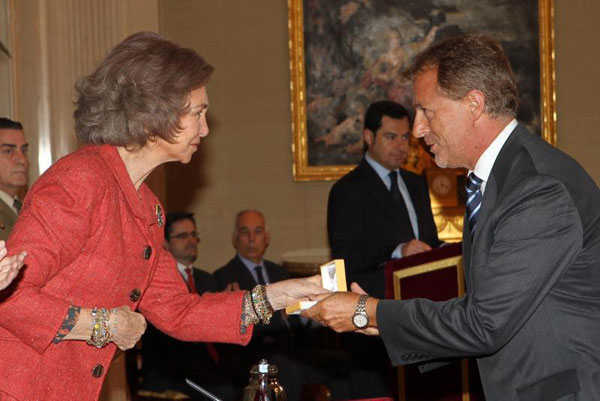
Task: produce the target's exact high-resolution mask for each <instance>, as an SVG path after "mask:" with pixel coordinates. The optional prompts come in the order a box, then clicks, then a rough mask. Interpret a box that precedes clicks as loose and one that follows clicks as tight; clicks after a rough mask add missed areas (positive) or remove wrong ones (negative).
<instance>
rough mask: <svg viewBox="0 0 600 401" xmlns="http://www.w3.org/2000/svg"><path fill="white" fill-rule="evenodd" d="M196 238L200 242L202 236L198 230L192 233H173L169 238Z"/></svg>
mask: <svg viewBox="0 0 600 401" xmlns="http://www.w3.org/2000/svg"><path fill="white" fill-rule="evenodd" d="M190 237H191V238H194V239H195V240H196V241H198V242H200V236H199V235H198V233H197V232H196V231H192V232H191V233H189V232H186V233H179V234H175V235H171V236H169V239H173V238H175V239H182V240H187V239H190Z"/></svg>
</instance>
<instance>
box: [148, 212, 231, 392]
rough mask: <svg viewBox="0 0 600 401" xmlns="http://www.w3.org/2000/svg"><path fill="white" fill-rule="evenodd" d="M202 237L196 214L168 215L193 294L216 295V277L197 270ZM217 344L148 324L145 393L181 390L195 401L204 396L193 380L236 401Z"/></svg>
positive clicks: (168, 244)
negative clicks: (184, 337) (169, 333)
mask: <svg viewBox="0 0 600 401" xmlns="http://www.w3.org/2000/svg"><path fill="white" fill-rule="evenodd" d="M199 242H200V237H199V236H198V233H197V231H196V221H195V219H194V214H193V213H187V212H180V211H174V212H170V213H168V214H167V218H166V223H165V244H164V247H165V249H166V250H168V251H169V252H170V253H171V254H172V255H173V257H174V258H175V260H176V261H177V269H178V270H179V273H180V274H181V277H182V279H183V280H184V281H185V282H186V284H187V286H188V289H189V290H190V292H195V293H198V294H203V293H205V292H216V291H217V284H216V281H215V279H214V277H213V276H212V275H211V274H210V273H207V272H205V271H203V270H200V269H198V268H195V267H194V266H193V263H194V262H195V261H196V258H197V256H198V243H199ZM218 362H219V355H218V352H217V349H216V348H215V346H214V344H205V343H191V342H184V341H179V340H177V339H175V338H172V337H169V336H167V335H166V334H164V333H162V332H161V331H159V330H158V329H156V328H155V327H154V326H152V324H150V323H148V328H147V329H146V332H145V333H144V335H143V336H142V377H143V382H142V389H143V390H148V391H155V392H163V391H166V390H177V391H180V392H183V393H185V394H188V395H189V396H190V397H192V398H193V399H198V400H204V399H205V398H204V396H203V395H201V394H199V393H198V392H196V390H193V389H192V388H190V387H189V386H188V385H187V384H186V383H185V378H189V379H191V380H193V381H194V382H196V383H198V384H200V385H201V386H203V387H205V388H207V389H208V390H209V391H211V392H212V393H214V394H215V395H217V396H218V397H219V398H221V399H223V400H228V401H233V400H235V398H234V391H233V385H232V383H231V380H230V379H229V378H227V377H226V375H225V374H224V373H222V372H221V370H220V368H219V365H218Z"/></svg>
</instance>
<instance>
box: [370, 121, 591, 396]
mask: <svg viewBox="0 0 600 401" xmlns="http://www.w3.org/2000/svg"><path fill="white" fill-rule="evenodd" d="M466 230H468V228H467V229H466ZM463 239H464V243H463V255H464V262H465V278H466V296H465V297H463V298H456V299H452V300H449V301H446V302H432V301H428V300H424V299H415V300H408V301H381V302H380V303H379V306H378V308H377V321H378V325H379V330H380V333H381V336H382V338H383V340H384V343H385V345H386V348H387V350H388V354H389V356H390V358H391V359H392V361H393V362H394V364H396V365H398V364H406V363H411V362H420V361H425V360H430V359H437V358H450V357H464V356H476V357H478V365H479V371H480V374H481V380H482V383H483V387H484V391H485V395H486V399H487V401H507V400H521V401H548V400H558V399H560V400H578V401H584V400H585V401H588V400H598V399H600V191H599V190H598V187H597V186H596V184H595V183H594V182H593V180H592V179H591V178H590V177H589V176H588V175H587V173H586V172H585V171H584V170H583V169H582V168H581V166H580V165H579V164H577V162H575V161H574V160H572V159H571V158H570V157H568V156H567V155H565V154H564V153H562V152H560V151H559V150H557V149H556V148H554V147H552V146H551V145H549V144H547V143H546V142H544V141H543V140H542V139H540V138H539V137H538V136H534V135H531V134H529V133H528V132H527V130H526V129H525V128H524V127H523V126H521V125H519V126H517V128H515V130H514V132H513V133H512V134H511V136H510V137H509V138H508V140H507V141H506V143H505V144H504V146H503V148H502V150H501V152H500V154H499V155H498V158H497V159H496V162H495V163H494V166H493V168H492V171H491V174H490V177H489V179H488V182H487V184H486V188H485V194H484V196H483V204H482V208H481V211H480V215H479V219H478V222H477V231H476V233H475V237H474V238H473V241H472V242H471V240H470V235H469V233H468V232H464V233H463Z"/></svg>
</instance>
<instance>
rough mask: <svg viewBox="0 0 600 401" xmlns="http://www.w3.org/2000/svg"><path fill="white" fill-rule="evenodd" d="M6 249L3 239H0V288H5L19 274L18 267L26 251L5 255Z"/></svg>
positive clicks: (21, 265) (20, 265) (22, 261)
mask: <svg viewBox="0 0 600 401" xmlns="http://www.w3.org/2000/svg"><path fill="white" fill-rule="evenodd" d="M7 253H8V250H7V249H6V244H5V243H4V241H0V290H3V289H5V288H6V287H8V286H9V285H10V283H12V281H13V280H14V279H15V277H17V274H19V269H21V267H23V264H24V263H25V256H27V252H21V253H20V254H18V255H13V256H6V254H7Z"/></svg>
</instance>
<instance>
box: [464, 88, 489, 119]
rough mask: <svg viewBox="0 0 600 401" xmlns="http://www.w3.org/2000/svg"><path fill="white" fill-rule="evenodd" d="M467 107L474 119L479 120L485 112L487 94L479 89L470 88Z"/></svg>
mask: <svg viewBox="0 0 600 401" xmlns="http://www.w3.org/2000/svg"><path fill="white" fill-rule="evenodd" d="M465 99H466V102H467V107H468V108H469V111H470V113H471V116H472V118H473V120H478V119H479V117H481V115H482V114H483V113H484V112H485V95H484V94H483V92H481V91H478V90H475V89H473V90H470V91H469V92H468V93H467V96H466V98H465Z"/></svg>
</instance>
